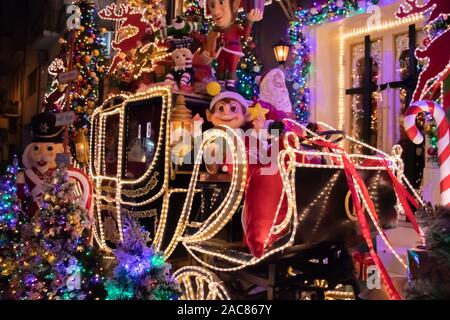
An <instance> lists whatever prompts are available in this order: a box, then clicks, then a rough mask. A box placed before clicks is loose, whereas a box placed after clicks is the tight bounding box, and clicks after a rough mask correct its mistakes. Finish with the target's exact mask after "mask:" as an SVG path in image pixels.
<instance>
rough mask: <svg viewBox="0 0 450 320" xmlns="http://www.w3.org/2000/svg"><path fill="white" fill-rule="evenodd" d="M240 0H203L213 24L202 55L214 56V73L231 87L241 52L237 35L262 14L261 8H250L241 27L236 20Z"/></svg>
mask: <svg viewBox="0 0 450 320" xmlns="http://www.w3.org/2000/svg"><path fill="white" fill-rule="evenodd" d="M240 4H241V0H207V4H206V5H207V10H208V12H209V13H210V14H211V16H212V19H213V21H214V24H215V26H214V28H213V30H212V31H210V32H209V33H208V40H207V41H208V43H207V50H206V53H205V54H206V55H208V56H209V57H211V58H216V59H217V62H218V69H217V75H218V80H219V83H220V84H221V85H222V87H225V86H226V88H227V89H229V90H233V89H234V88H235V81H236V79H237V77H236V70H237V66H238V63H239V60H240V59H241V57H243V56H244V53H243V52H242V46H241V37H244V38H248V37H249V36H250V33H251V29H252V25H253V23H254V22H257V21H260V20H262V18H263V12H262V10H261V9H259V8H258V9H256V8H255V9H251V10H250V12H248V14H247V21H246V22H245V24H244V27H241V26H240V25H239V24H238V23H236V18H237V14H238V10H239V7H240Z"/></svg>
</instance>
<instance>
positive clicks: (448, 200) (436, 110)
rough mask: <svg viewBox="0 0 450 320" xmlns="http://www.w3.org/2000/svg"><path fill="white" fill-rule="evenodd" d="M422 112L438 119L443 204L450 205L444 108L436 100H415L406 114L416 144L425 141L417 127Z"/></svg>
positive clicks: (449, 150)
mask: <svg viewBox="0 0 450 320" xmlns="http://www.w3.org/2000/svg"><path fill="white" fill-rule="evenodd" d="M420 112H429V113H430V114H431V115H432V116H433V117H434V120H435V121H436V125H437V137H438V155H439V170H440V175H441V183H440V186H441V204H442V205H445V206H448V205H450V138H449V127H448V121H447V117H446V115H445V111H444V109H442V107H441V106H440V105H439V104H438V103H436V102H434V101H426V100H423V101H417V102H414V103H413V104H412V105H411V106H410V107H409V108H408V110H407V111H406V114H405V130H406V133H407V135H408V137H409V138H410V139H411V140H412V142H414V143H415V144H420V143H422V141H423V135H422V133H420V131H419V130H418V129H417V127H416V117H417V115H418V114H419V113H420Z"/></svg>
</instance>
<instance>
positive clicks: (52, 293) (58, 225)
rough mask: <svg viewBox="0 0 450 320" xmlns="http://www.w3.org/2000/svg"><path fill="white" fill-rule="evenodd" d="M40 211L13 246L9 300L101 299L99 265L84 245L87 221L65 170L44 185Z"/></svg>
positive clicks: (94, 255) (89, 247) (87, 230)
mask: <svg viewBox="0 0 450 320" xmlns="http://www.w3.org/2000/svg"><path fill="white" fill-rule="evenodd" d="M44 187H45V189H44V190H45V191H44V195H43V200H42V203H41V204H40V210H39V211H38V212H37V213H36V215H35V216H33V217H32V218H31V221H29V222H28V221H27V222H25V223H22V225H21V228H20V242H16V243H14V246H13V253H11V254H14V255H15V260H14V265H13V267H12V269H14V272H13V273H11V274H10V277H9V285H10V289H11V294H12V296H13V298H15V299H20V300H40V299H66V300H67V299H77V300H83V299H100V298H102V297H103V295H104V289H103V278H102V276H101V271H102V268H101V267H100V265H99V262H100V261H101V260H100V259H99V257H98V256H97V254H96V252H95V251H94V250H93V248H92V247H91V246H90V245H89V240H90V231H89V230H90V228H91V224H92V221H91V218H90V217H89V216H88V214H87V212H86V211H85V210H84V209H83V208H81V207H80V206H79V205H78V197H77V196H76V194H75V186H74V184H72V183H70V182H69V180H68V176H67V170H66V167H65V166H64V165H63V166H61V167H59V168H58V169H57V170H55V172H54V174H53V176H51V177H48V178H47V179H46V180H45V182H44Z"/></svg>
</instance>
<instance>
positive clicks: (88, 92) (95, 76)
mask: <svg viewBox="0 0 450 320" xmlns="http://www.w3.org/2000/svg"><path fill="white" fill-rule="evenodd" d="M74 4H75V5H77V6H78V7H79V8H80V12H81V16H80V17H79V18H80V20H79V22H80V24H79V27H77V25H76V23H74V28H73V29H71V30H66V33H65V36H64V39H61V40H60V43H61V45H62V47H61V52H60V54H59V56H58V59H60V60H61V61H63V62H64V66H63V70H65V71H72V70H77V71H78V72H79V74H78V77H77V78H76V79H75V80H74V81H73V82H72V83H69V86H68V88H67V89H66V90H69V98H68V105H69V106H70V109H71V110H73V111H75V112H76V114H77V116H78V117H77V121H76V123H75V124H74V126H73V131H72V134H73V136H75V135H76V134H77V132H78V129H80V128H87V127H88V126H89V115H90V114H92V112H93V111H94V108H95V107H96V106H97V104H98V102H99V101H100V98H101V97H100V91H99V90H100V89H99V88H100V83H101V81H102V79H103V77H104V74H105V71H106V60H105V55H106V40H105V37H104V34H105V32H106V29H105V28H102V29H100V28H99V25H98V21H99V17H98V11H97V9H96V8H95V5H94V3H93V1H90V0H78V1H76V2H75V3H74ZM57 72H58V73H60V72H61V70H58V71H57ZM59 85H60V84H59V83H53V85H52V87H51V88H50V94H51V93H54V90H55V88H57V87H58V86H59ZM49 108H51V106H50V107H46V109H49ZM65 111H67V107H66V110H65Z"/></svg>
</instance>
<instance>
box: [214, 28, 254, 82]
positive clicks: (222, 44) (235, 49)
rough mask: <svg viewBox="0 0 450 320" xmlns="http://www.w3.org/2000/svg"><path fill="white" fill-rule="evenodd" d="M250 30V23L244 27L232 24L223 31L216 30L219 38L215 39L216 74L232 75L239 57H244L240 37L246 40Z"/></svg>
mask: <svg viewBox="0 0 450 320" xmlns="http://www.w3.org/2000/svg"><path fill="white" fill-rule="evenodd" d="M251 29H252V23H251V22H247V23H246V24H245V25H244V27H241V26H240V25H238V24H232V25H231V26H230V27H228V28H227V29H225V30H218V32H220V36H219V38H218V39H217V51H216V57H215V58H216V59H217V63H218V68H217V73H218V74H219V75H220V76H222V75H223V76H224V75H225V74H226V73H228V74H229V75H234V74H235V73H236V70H237V66H238V63H239V60H240V59H241V57H243V56H244V53H243V52H242V46H241V37H244V38H248V37H249V36H250V32H251Z"/></svg>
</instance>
